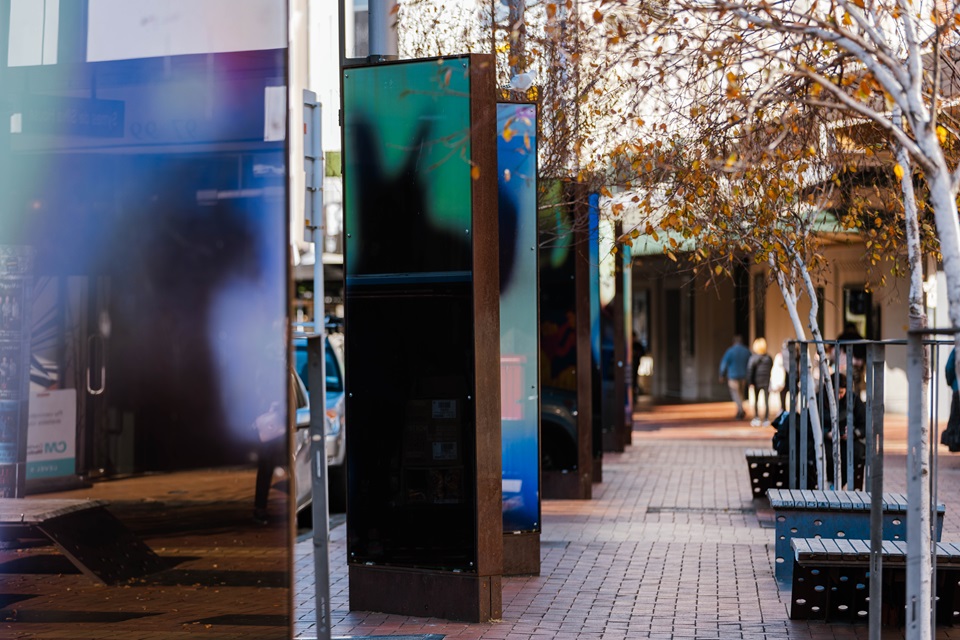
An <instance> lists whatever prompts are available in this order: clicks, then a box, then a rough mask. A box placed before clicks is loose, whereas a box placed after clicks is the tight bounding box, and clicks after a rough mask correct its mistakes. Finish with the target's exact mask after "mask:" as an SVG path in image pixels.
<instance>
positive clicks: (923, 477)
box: [894, 111, 960, 640]
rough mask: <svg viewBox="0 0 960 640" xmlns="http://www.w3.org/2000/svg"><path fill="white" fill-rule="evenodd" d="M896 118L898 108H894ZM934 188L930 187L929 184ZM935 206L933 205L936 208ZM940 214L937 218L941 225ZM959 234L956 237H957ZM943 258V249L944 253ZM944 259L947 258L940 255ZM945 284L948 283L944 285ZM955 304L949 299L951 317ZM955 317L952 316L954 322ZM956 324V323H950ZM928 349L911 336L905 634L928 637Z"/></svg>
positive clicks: (919, 276) (915, 257) (910, 233)
mask: <svg viewBox="0 0 960 640" xmlns="http://www.w3.org/2000/svg"><path fill="white" fill-rule="evenodd" d="M894 118H895V122H899V121H900V119H899V113H897V112H896V111H895V112H894ZM896 152H897V162H898V163H899V164H900V166H901V168H902V169H903V177H902V178H901V179H900V186H901V189H902V190H903V208H904V217H905V223H906V236H907V256H908V259H909V262H910V298H909V301H908V316H907V317H908V323H909V327H910V329H911V330H913V331H917V330H921V329H924V328H926V324H927V317H926V313H925V309H924V306H923V260H922V256H921V250H920V225H919V221H918V219H917V202H916V195H915V193H914V190H913V170H912V167H911V163H910V158H909V156H907V154H906V152H905V151H904V150H903V148H902V147H897V149H896ZM931 192H932V189H931ZM950 200H951V202H952V203H953V210H954V214H953V220H952V225H950V226H952V227H957V220H956V201H955V199H954V198H953V197H951V198H950ZM935 209H936V208H935ZM939 223H940V219H939V217H937V224H938V226H939ZM957 237H960V236H957ZM944 257H946V252H944ZM944 264H946V259H944ZM948 288H949V284H948ZM953 315H954V305H953V304H952V301H951V304H950V317H951V318H953ZM955 322H956V321H954V323H955ZM954 326H958V325H956V324H954ZM926 363H927V354H926V350H925V349H924V348H923V347H922V343H920V341H919V340H910V341H909V342H908V347H907V381H908V383H909V385H910V388H909V393H908V400H907V420H908V424H907V629H906V632H907V633H906V635H907V637H908V638H911V639H915V640H927V639H929V638H930V637H931V635H932V627H931V611H932V608H933V603H932V602H931V598H932V594H933V589H932V575H931V574H932V568H931V566H930V547H931V544H932V543H931V539H930V509H929V504H930V427H929V424H930V423H929V420H928V419H927V414H926V406H927V403H926V399H927V393H928V391H927V375H928V367H927V364H926ZM911 603H915V604H913V605H911Z"/></svg>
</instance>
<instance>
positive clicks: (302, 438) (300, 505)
mask: <svg viewBox="0 0 960 640" xmlns="http://www.w3.org/2000/svg"><path fill="white" fill-rule="evenodd" d="M293 346H294V369H295V371H294V373H295V375H296V377H297V380H298V384H299V385H302V392H303V395H304V400H305V403H306V404H305V406H304V407H300V406H298V408H297V433H296V442H295V448H294V451H295V459H294V474H295V478H296V487H297V519H298V521H299V522H301V524H307V523H309V521H310V513H311V512H310V508H309V507H310V506H311V504H312V503H313V499H312V482H311V478H312V476H311V474H312V471H311V468H310V438H309V426H310V405H309V402H310V400H309V395H308V388H309V385H310V376H309V375H308V366H307V340H306V338H300V337H297V338H294V340H293ZM325 352H326V354H325V355H326V359H325V368H326V371H325V374H326V380H325V389H326V393H325V395H324V404H325V411H324V432H325V434H326V452H327V494H328V496H329V507H330V511H331V512H342V511H344V510H345V509H346V502H347V477H346V470H345V468H344V461H345V459H346V431H345V429H344V404H345V403H344V383H343V334H340V333H329V334H328V335H327V340H326V349H325ZM299 403H300V401H299V399H298V405H299Z"/></svg>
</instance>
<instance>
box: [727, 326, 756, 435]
mask: <svg viewBox="0 0 960 640" xmlns="http://www.w3.org/2000/svg"><path fill="white" fill-rule="evenodd" d="M749 362H750V349H747V348H746V347H745V346H743V338H742V337H741V336H739V335H735V336H733V344H732V345H731V346H730V348H729V349H727V350H726V351H725V352H724V354H723V358H721V359H720V382H725V383H726V384H727V388H728V389H729V390H730V397H731V398H732V399H733V403H734V404H735V405H736V406H737V417H736V419H737V420H743V419H744V417H746V413H745V412H744V410H743V390H744V388H745V387H746V384H747V364H749Z"/></svg>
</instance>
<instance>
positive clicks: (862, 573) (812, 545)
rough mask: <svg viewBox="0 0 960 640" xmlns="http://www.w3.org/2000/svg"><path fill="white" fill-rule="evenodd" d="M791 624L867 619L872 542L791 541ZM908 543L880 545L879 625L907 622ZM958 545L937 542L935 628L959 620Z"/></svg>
mask: <svg viewBox="0 0 960 640" xmlns="http://www.w3.org/2000/svg"><path fill="white" fill-rule="evenodd" d="M790 544H791V548H792V549H793V565H794V567H793V587H792V590H791V592H790V618H791V619H793V620H827V621H847V622H855V621H858V620H860V621H864V622H865V621H866V620H867V617H868V616H867V612H868V610H869V602H868V601H869V597H870V577H869V574H870V541H869V540H857V539H853V540H847V539H836V540H834V539H829V538H794V539H793V540H791V542H790ZM906 566H907V543H906V542H905V541H902V540H885V541H884V542H883V565H882V567H883V570H882V581H881V584H882V591H883V593H882V600H883V602H882V603H881V623H882V624H884V625H888V626H902V625H903V624H904V621H905V611H904V607H905V602H906V587H905V581H906ZM958 581H960V545H957V544H951V543H946V542H939V543H937V573H936V578H935V584H936V595H937V612H936V620H937V624H955V623H957V622H960V586H958V584H957V583H958Z"/></svg>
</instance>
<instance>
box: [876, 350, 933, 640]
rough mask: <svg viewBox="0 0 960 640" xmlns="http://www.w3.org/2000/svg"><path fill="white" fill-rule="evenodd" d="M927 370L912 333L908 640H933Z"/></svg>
mask: <svg viewBox="0 0 960 640" xmlns="http://www.w3.org/2000/svg"><path fill="white" fill-rule="evenodd" d="M924 370H925V367H924V361H923V333H921V332H914V331H911V332H910V333H909V334H908V337H907V380H908V381H909V384H910V386H909V393H908V396H907V399H908V400H907V416H908V418H907V602H906V605H907V629H906V637H907V638H908V640H929V639H930V637H931V634H930V609H931V604H932V603H931V601H930V596H931V584H930V582H931V581H930V482H929V481H930V442H929V441H930V427H929V424H928V421H927V420H924V415H923V407H924V386H925V385H924V383H923V380H924ZM870 595H871V596H873V594H872V593H871V594H870ZM872 600H873V598H872V597H871V601H872Z"/></svg>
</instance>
